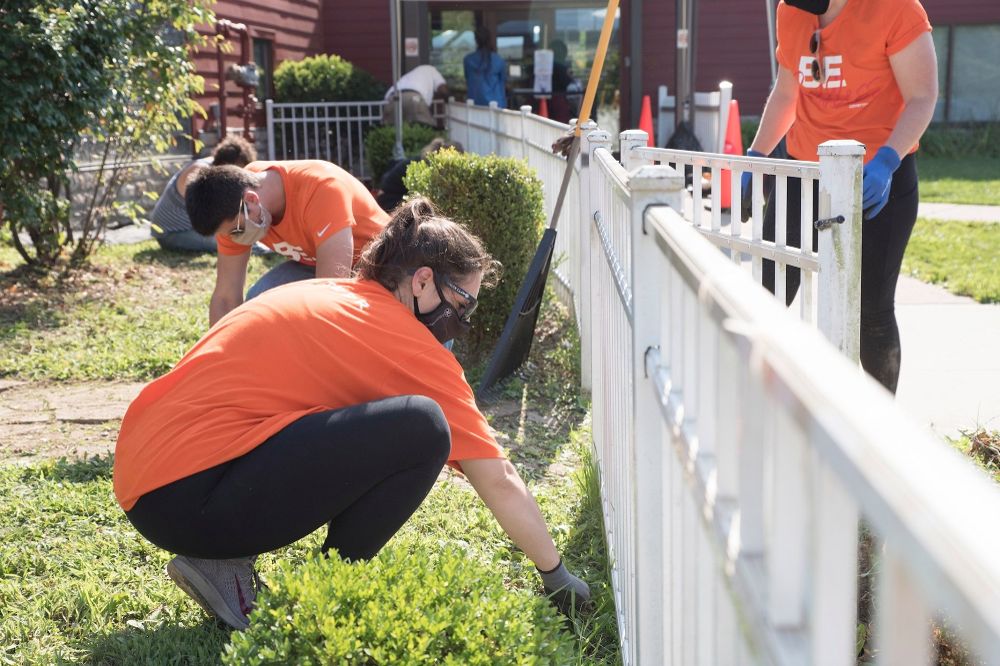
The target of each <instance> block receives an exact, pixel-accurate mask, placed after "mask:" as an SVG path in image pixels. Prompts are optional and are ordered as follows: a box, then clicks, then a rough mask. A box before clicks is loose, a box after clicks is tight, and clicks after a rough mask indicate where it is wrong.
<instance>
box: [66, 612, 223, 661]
mask: <svg viewBox="0 0 1000 666" xmlns="http://www.w3.org/2000/svg"><path fill="white" fill-rule="evenodd" d="M229 633H230V632H229V630H227V629H225V628H223V627H221V626H220V625H218V624H217V623H216V622H214V621H213V620H211V619H209V618H205V620H204V622H202V623H201V624H198V625H195V626H180V625H176V624H162V625H160V626H158V627H155V628H151V629H142V628H139V627H138V626H135V627H133V626H128V627H125V628H123V629H121V630H119V631H114V632H111V633H107V634H103V635H97V636H93V637H92V638H91V640H90V641H88V642H87V643H86V644H85V645H83V646H82V647H83V650H84V651H85V653H86V654H85V656H83V657H81V658H80V659H79V660H75V661H72V662H68V663H78V664H121V665H122V666H125V665H126V664H128V665H130V666H131V665H132V664H151V665H152V664H156V665H159V664H186V665H187V664H190V665H194V664H218V663H220V661H221V659H220V657H221V655H222V650H223V648H225V646H226V644H227V643H228V642H229Z"/></svg>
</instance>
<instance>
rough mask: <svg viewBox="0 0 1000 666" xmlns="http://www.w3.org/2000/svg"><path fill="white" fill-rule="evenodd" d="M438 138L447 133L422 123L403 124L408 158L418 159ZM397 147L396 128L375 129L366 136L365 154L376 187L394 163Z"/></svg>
mask: <svg viewBox="0 0 1000 666" xmlns="http://www.w3.org/2000/svg"><path fill="white" fill-rule="evenodd" d="M437 136H445V132H443V131H439V130H436V129H434V128H432V127H428V126H427V125H424V124H422V123H403V151H404V152H405V153H406V156H407V157H417V156H418V155H419V154H420V150H421V149H422V148H423V147H424V146H426V145H427V144H428V143H430V142H431V141H432V140H433V139H434V137H437ZM395 146H396V127H395V126H388V127H373V128H372V129H370V130H369V131H368V134H367V135H365V153H366V154H367V155H368V165H369V166H370V167H371V169H372V182H374V183H375V184H376V185H377V184H378V182H379V181H380V180H382V174H384V173H385V172H386V170H387V169H388V168H389V164H390V163H391V162H392V149H393V148H395Z"/></svg>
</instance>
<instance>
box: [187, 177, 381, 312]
mask: <svg viewBox="0 0 1000 666" xmlns="http://www.w3.org/2000/svg"><path fill="white" fill-rule="evenodd" d="M185 199H186V201H185V203H186V207H187V211H188V216H189V217H190V218H191V225H192V226H193V227H194V229H195V230H196V231H197V232H198V233H200V234H202V235H203V236H211V235H213V234H214V235H215V238H216V241H217V243H218V248H219V250H218V251H219V256H218V264H217V268H216V279H215V290H214V291H213V293H212V300H211V302H210V304H209V325H210V326H214V325H215V323H216V322H217V321H219V319H221V318H222V317H223V315H225V314H226V313H227V312H229V311H230V310H232V309H233V308H235V307H237V306H238V305H240V304H241V303H242V302H243V288H244V286H245V284H246V274H247V263H248V261H249V258H250V248H251V247H252V246H253V245H254V243H256V242H258V241H259V242H261V243H262V244H264V245H266V246H267V247H269V248H271V249H272V250H274V251H275V252H277V253H278V254H281V255H284V256H286V257H288V261H286V262H285V263H283V264H279V265H278V266H275V267H274V268H272V269H271V270H270V271H268V272H267V273H266V274H265V275H264V276H263V277H261V278H260V280H258V281H257V282H256V283H255V284H254V285H253V286H252V287H250V290H249V291H248V292H247V299H251V298H254V297H255V296H258V295H260V294H261V293H263V292H264V291H266V290H268V289H271V288H273V287H277V286H279V285H282V284H286V283H288V282H294V281H296V280H306V279H309V278H314V277H347V276H349V275H350V274H351V270H352V267H353V266H354V264H355V262H356V261H357V259H358V258H359V257H360V256H361V250H362V249H363V248H364V246H365V245H366V244H367V243H368V241H370V240H371V239H372V238H373V237H375V236H376V235H377V234H378V233H379V232H380V231H381V230H382V227H384V226H385V224H386V222H387V221H388V219H389V216H388V215H387V214H386V213H385V212H384V211H383V210H382V209H381V208H380V207H379V205H378V203H377V202H376V201H375V197H373V196H372V194H371V192H369V191H368V188H366V187H365V186H364V184H362V183H361V182H360V181H359V180H358V179H357V178H355V177H354V176H352V175H351V174H349V173H348V172H346V171H344V170H343V169H341V168H340V167H338V166H337V165H335V164H331V163H330V162H324V161H322V160H297V161H286V162H252V163H250V164H248V165H247V166H246V168H244V169H240V168H237V167H233V166H222V167H217V168H215V167H213V168H209V169H204V170H202V172H201V173H199V174H198V175H197V176H195V177H194V178H193V179H192V180H191V182H190V183H189V184H188V189H187V193H186V196H185Z"/></svg>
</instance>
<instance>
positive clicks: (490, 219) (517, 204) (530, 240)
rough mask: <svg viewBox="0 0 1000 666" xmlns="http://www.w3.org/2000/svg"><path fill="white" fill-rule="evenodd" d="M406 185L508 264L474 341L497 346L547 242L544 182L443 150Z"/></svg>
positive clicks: (486, 301) (482, 310) (512, 165)
mask: <svg viewBox="0 0 1000 666" xmlns="http://www.w3.org/2000/svg"><path fill="white" fill-rule="evenodd" d="M404 183H405V184H406V187H407V189H408V190H409V191H410V192H411V193H419V194H422V195H424V196H427V197H429V198H430V199H431V201H433V202H434V203H435V204H436V205H437V206H438V208H439V209H440V210H441V212H442V213H443V214H444V215H447V216H448V217H450V218H452V219H454V220H456V221H458V222H462V223H464V224H466V225H467V226H468V227H469V228H470V229H471V230H472V231H473V232H474V233H475V234H476V235H478V236H479V237H480V238H482V239H483V242H485V243H486V247H487V249H488V250H489V251H490V253H491V254H492V255H493V256H494V257H496V258H497V259H498V260H499V261H500V262H501V263H502V264H503V266H504V269H503V274H502V276H501V279H500V283H499V284H498V285H497V287H496V288H495V289H493V290H492V291H490V292H489V293H488V294H486V295H485V296H484V298H483V300H482V303H481V304H480V306H479V309H477V310H476V315H475V325H474V326H473V327H472V332H471V333H470V335H469V338H468V340H469V342H470V344H471V346H472V348H473V349H476V348H482V347H483V346H485V345H490V346H492V344H494V343H495V342H496V341H497V340H498V339H499V337H500V333H501V332H503V325H504V322H505V321H506V320H507V315H508V314H509V313H510V310H511V308H512V307H514V299H515V298H516V297H517V290H518V289H519V288H520V286H521V282H522V280H523V279H524V275H525V273H526V272H527V270H528V265H529V264H530V263H531V259H532V257H534V255H535V250H536V249H537V248H538V242H539V240H540V239H541V235H542V228H543V226H544V221H545V213H544V208H543V199H542V183H541V181H540V180H539V179H538V176H536V175H535V172H534V171H533V170H532V169H531V168H530V167H529V166H528V165H527V164H525V163H524V162H523V161H521V160H518V159H514V158H509V157H497V156H495V155H476V154H473V153H458V152H456V151H454V150H439V151H438V152H436V153H434V154H433V155H431V156H430V157H428V158H427V159H426V160H423V161H421V162H414V163H413V164H411V165H410V168H409V169H408V170H407V172H406V178H405V179H404Z"/></svg>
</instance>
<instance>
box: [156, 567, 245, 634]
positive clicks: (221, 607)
mask: <svg viewBox="0 0 1000 666" xmlns="http://www.w3.org/2000/svg"><path fill="white" fill-rule="evenodd" d="M167 575H168V576H170V579H171V580H173V581H174V582H175V583H177V587H179V588H181V589H182V590H184V592H185V593H186V594H187V595H188V596H189V597H191V598H192V599H194V600H195V601H196V602H197V603H198V605H199V606H201V607H202V608H204V609H205V611H206V612H207V613H209V614H210V615H215V616H216V617H218V618H219V619H220V620H222V621H223V622H225V623H226V624H228V625H229V626H230V627H232V628H233V629H238V630H240V631H242V630H244V629H246V628H248V627H249V626H250V622H249V620H247V619H246V618H245V617H243V616H242V615H237V614H236V613H234V612H233V611H232V609H231V608H229V604H227V603H226V602H225V600H224V599H223V598H222V595H221V594H219V591H218V590H217V589H216V588H215V586H214V585H212V583H211V582H210V581H209V580H208V579H207V578H205V577H204V576H203V575H202V574H201V572H199V571H198V570H197V569H195V568H194V567H193V566H191V565H190V564H188V563H187V561H186V560H185V559H184V557H183V556H181V555H178V556H177V557H175V558H174V559H172V560H170V562H169V563H168V564H167Z"/></svg>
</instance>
